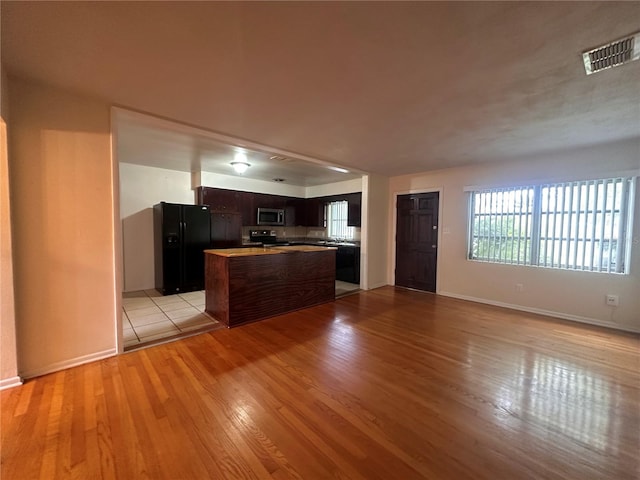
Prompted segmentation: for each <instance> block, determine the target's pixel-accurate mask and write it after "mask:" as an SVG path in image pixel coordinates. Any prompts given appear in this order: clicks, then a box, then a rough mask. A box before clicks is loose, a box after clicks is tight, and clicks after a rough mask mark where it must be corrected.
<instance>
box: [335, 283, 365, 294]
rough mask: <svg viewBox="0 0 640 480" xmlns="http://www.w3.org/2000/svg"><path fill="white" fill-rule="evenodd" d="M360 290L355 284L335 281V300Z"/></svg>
mask: <svg viewBox="0 0 640 480" xmlns="http://www.w3.org/2000/svg"><path fill="white" fill-rule="evenodd" d="M358 290H360V285H358V284H356V283H349V282H343V281H342V280H336V298H338V297H343V296H345V295H349V294H351V293H356V292H357V291H358Z"/></svg>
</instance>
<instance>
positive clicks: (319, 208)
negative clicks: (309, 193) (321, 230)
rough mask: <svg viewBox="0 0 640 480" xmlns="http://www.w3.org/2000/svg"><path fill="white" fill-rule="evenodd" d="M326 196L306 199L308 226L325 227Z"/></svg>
mask: <svg viewBox="0 0 640 480" xmlns="http://www.w3.org/2000/svg"><path fill="white" fill-rule="evenodd" d="M323 198H324V197H318V198H307V200H306V209H305V210H306V215H307V218H306V220H307V224H306V225H305V226H306V227H324V205H325V203H326V201H325V200H323Z"/></svg>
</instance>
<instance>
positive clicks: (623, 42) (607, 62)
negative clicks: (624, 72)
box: [582, 32, 640, 75]
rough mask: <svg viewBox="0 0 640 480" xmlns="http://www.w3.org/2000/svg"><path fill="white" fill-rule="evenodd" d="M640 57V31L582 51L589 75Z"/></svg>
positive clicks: (585, 67)
mask: <svg viewBox="0 0 640 480" xmlns="http://www.w3.org/2000/svg"><path fill="white" fill-rule="evenodd" d="M638 58H640V32H638V33H634V34H632V35H629V36H628V37H625V38H621V39H619V40H616V41H615V42H611V43H608V44H606V45H603V46H601V47H597V48H594V49H592V50H587V51H586V52H582V60H583V61H584V69H585V71H586V72H587V75H591V74H592V73H596V72H600V71H601V70H606V69H608V68H613V67H617V66H619V65H624V64H625V63H629V62H633V61H634V60H638Z"/></svg>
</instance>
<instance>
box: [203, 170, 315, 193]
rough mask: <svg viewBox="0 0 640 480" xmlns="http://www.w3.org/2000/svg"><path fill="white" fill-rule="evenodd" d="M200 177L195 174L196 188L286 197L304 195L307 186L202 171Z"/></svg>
mask: <svg viewBox="0 0 640 480" xmlns="http://www.w3.org/2000/svg"><path fill="white" fill-rule="evenodd" d="M199 176H200V178H199V180H200V181H199V182H198V179H197V175H195V177H196V178H195V179H194V185H193V186H194V188H195V187H199V186H203V187H215V188H225V189H227V190H239V191H241V192H256V193H268V194H271V195H282V196H285V197H304V196H305V187H300V186H298V185H287V184H286V183H277V182H267V181H264V180H255V179H253V178H245V177H236V176H233V175H223V174H221V173H209V172H202V173H201V174H200V175H199Z"/></svg>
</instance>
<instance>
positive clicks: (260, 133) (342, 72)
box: [1, 1, 640, 182]
mask: <svg viewBox="0 0 640 480" xmlns="http://www.w3.org/2000/svg"><path fill="white" fill-rule="evenodd" d="M1 8H2V62H3V64H4V67H5V68H6V69H7V70H8V72H9V73H10V74H11V75H15V76H20V77H25V78H32V79H36V80H40V81H44V82H47V83H50V84H53V85H57V86H60V87H64V88H68V89H72V90H74V91H77V92H80V93H83V94H87V95H91V96H94V97H99V98H102V99H105V100H107V101H109V102H111V103H112V104H115V105H119V106H122V107H125V108H129V109H133V110H137V111H142V112H149V113H150V114H153V115H155V116H160V117H163V118H165V119H172V120H175V121H176V122H179V123H182V124H188V125H195V126H198V127H199V128H200V129H201V130H202V131H206V132H215V133H214V134H213V137H215V136H216V135H218V134H224V135H227V136H230V137H234V138H240V139H247V141H249V143H251V144H252V145H254V146H255V145H258V144H259V145H262V146H263V147H260V148H259V149H258V150H262V156H260V157H256V159H255V163H256V166H257V165H259V164H260V163H261V162H262V161H264V160H265V157H266V154H265V153H264V151H265V150H266V151H267V152H268V151H275V150H281V151H286V152H287V153H288V152H295V153H292V154H291V156H292V157H297V158H300V159H301V160H305V161H311V166H312V169H314V168H315V169H317V168H318V167H317V166H316V165H315V163H317V162H318V161H321V162H328V163H335V164H338V165H342V166H347V167H351V168H355V169H358V170H360V171H366V172H375V173H379V174H384V175H398V174H405V173H416V172H421V171H426V170H430V169H436V168H442V167H448V166H456V165H466V164H472V163H479V162H487V161H505V160H513V159H520V158H524V157H529V156H535V155H544V154H545V153H547V152H551V151H556V150H566V149H571V148H577V147H585V146H590V145H594V144H597V143H604V142H615V141H618V140H622V139H628V138H635V137H640V103H639V98H640V82H639V81H638V79H639V78H640V62H634V63H631V64H628V65H624V66H621V67H619V68H615V69H611V70H607V71H604V72H601V73H597V74H594V75H590V76H586V75H585V73H584V68H583V65H582V59H581V52H582V51H584V50H586V49H589V48H592V47H595V46H598V45H600V44H603V43H607V42H609V41H611V40H615V39H617V38H619V37H622V36H624V35H627V34H630V33H633V32H634V31H637V30H638V27H639V26H640V2H620V3H618V2H548V3H541V2H513V3H510V2H489V3H484V2H373V3H369V2H347V3H343V2H318V3H312V2H255V3H254V2H251V3H245V2H220V3H218V2H194V3H191V2H158V3H155V2H61V3H58V2H38V3H33V2H7V1H4V2H2V5H1ZM143 123H144V122H143ZM136 128H137V132H136V130H135V128H134V127H133V126H132V131H131V132H130V133H123V132H124V131H125V129H124V128H123V129H122V132H121V136H120V138H122V139H123V141H125V140H126V139H127V136H128V135H130V137H128V140H127V141H131V142H133V140H132V137H133V136H134V135H135V134H136V133H138V134H140V135H143V136H144V135H146V136H147V137H148V138H154V141H153V142H155V143H159V144H161V145H163V146H164V147H166V148H168V149H169V150H170V149H171V148H174V149H175V150H176V151H180V150H181V149H182V151H183V157H185V159H183V160H182V161H181V162H180V165H179V166H176V167H175V168H180V169H191V168H192V164H191V162H195V164H199V165H200V166H201V167H202V168H214V167H212V166H207V165H213V164H214V163H215V162H214V161H213V160H212V159H213V158H215V157H216V155H217V154H221V152H220V151H219V149H218V146H216V145H212V143H211V142H210V140H211V139H206V138H205V137H207V135H200V136H198V135H194V136H193V137H184V136H181V135H180V134H179V133H176V132H173V134H168V133H167V132H164V131H163V130H162V129H160V130H158V131H155V130H153V129H151V130H150V129H148V128H147V129H146V130H145V126H144V125H142V126H140V125H138V126H137V127H136ZM169 130H171V129H169ZM158 132H161V136H160V137H158V135H157V134H158ZM224 135H223V136H224ZM153 142H151V143H153ZM139 143H140V145H138V147H140V146H141V145H142V144H143V143H144V142H142V141H140V142H139ZM213 143H216V142H213ZM232 143H233V142H232ZM237 143H238V142H236V144H237ZM186 145H189V148H186V147H185V146H186ZM264 146H267V147H264ZM138 147H135V148H138ZM135 148H134V147H132V151H134V153H132V154H131V155H132V157H133V156H134V155H135V157H136V158H137V160H136V161H138V162H152V161H154V160H151V159H152V158H156V157H157V156H156V155H149V154H147V156H146V159H144V157H145V152H144V151H135ZM216 152H217V153H216ZM227 153H229V152H227ZM285 156H289V155H285ZM172 158H173V157H172ZM164 161H166V162H170V161H172V159H171V158H165V160H164ZM187 165H188V166H187ZM283 168H284V167H283ZM269 169H273V170H272V171H270V172H269V171H268V170H269ZM269 169H267V171H263V173H264V174H265V178H272V177H274V176H282V177H287V176H290V177H291V178H294V177H296V178H298V180H296V181H298V182H313V181H314V180H313V178H314V177H315V175H316V173H317V172H315V171H314V172H312V171H309V172H308V173H305V171H304V168H303V169H302V170H303V171H301V172H294V171H292V170H287V169H284V170H282V171H276V170H275V167H274V166H271V167H269ZM253 170H254V172H256V174H257V173H258V172H259V169H258V168H256V169H253ZM325 170H326V169H325ZM321 171H322V172H324V170H321ZM281 172H282V173H281ZM267 173H268V174H267Z"/></svg>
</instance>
